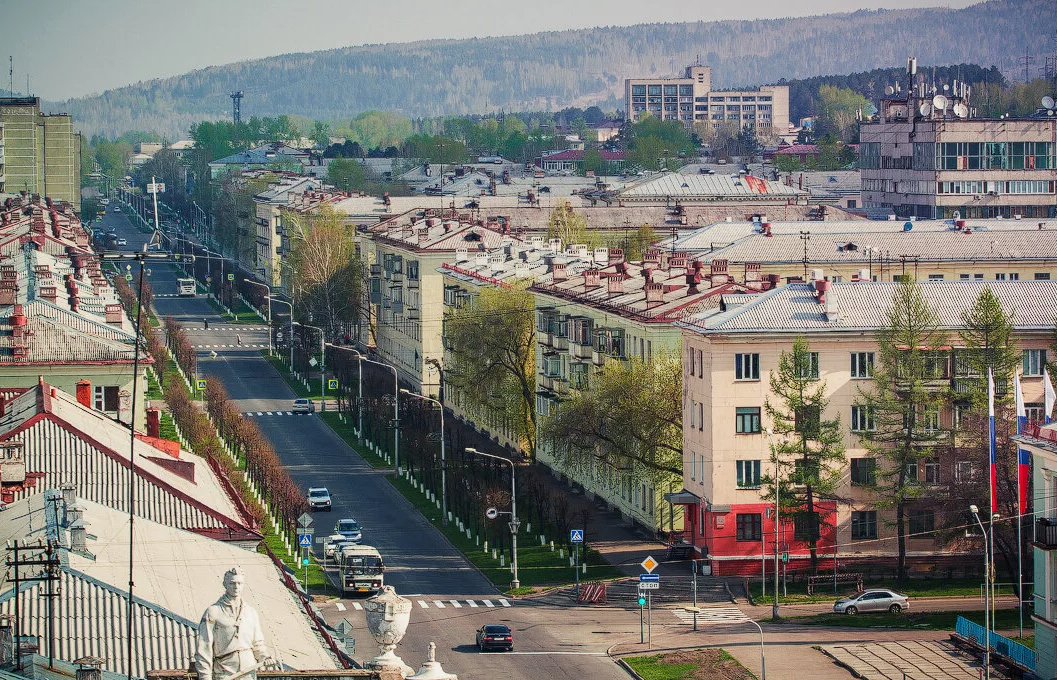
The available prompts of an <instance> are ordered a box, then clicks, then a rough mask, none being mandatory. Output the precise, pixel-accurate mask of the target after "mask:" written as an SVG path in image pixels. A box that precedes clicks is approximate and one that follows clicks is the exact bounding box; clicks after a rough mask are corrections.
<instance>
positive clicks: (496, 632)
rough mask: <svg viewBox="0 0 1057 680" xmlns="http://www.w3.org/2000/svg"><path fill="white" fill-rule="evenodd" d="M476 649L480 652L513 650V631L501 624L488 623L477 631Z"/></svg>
mask: <svg viewBox="0 0 1057 680" xmlns="http://www.w3.org/2000/svg"><path fill="white" fill-rule="evenodd" d="M477 649H479V650H481V651H482V652H484V651H486V650H489V649H505V650H506V651H508V652H509V651H512V650H513V649H514V631H512V630H510V627H509V626H505V625H503V624H501V623H499V624H496V623H489V624H486V625H483V626H481V627H480V628H478V629H477Z"/></svg>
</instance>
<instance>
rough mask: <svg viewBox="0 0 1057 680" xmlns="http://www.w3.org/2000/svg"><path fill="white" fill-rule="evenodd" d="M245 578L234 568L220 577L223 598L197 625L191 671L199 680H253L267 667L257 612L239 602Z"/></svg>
mask: <svg viewBox="0 0 1057 680" xmlns="http://www.w3.org/2000/svg"><path fill="white" fill-rule="evenodd" d="M245 580H246V579H245V576H244V575H243V573H242V571H241V570H240V569H239V568H238V567H235V568H233V569H230V570H229V571H228V572H227V573H225V574H224V595H222V596H221V598H220V599H219V600H217V601H216V603H214V604H212V605H210V606H209V607H208V608H207V609H206V610H205V612H204V613H203V614H202V621H201V622H200V623H199V624H198V647H197V648H196V649H195V668H196V669H197V670H198V678H199V680H236V678H241V679H243V680H255V679H256V677H257V669H258V668H260V667H261V666H263V665H266V664H271V663H272V659H271V657H270V656H269V654H268V649H267V647H265V646H264V632H263V631H262V630H261V622H260V619H259V618H258V617H257V610H255V609H254V608H253V607H251V606H250V605H248V604H246V603H245V601H244V600H243V599H242V588H243V587H244V585H245Z"/></svg>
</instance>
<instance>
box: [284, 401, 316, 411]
mask: <svg viewBox="0 0 1057 680" xmlns="http://www.w3.org/2000/svg"><path fill="white" fill-rule="evenodd" d="M290 410H291V411H293V412H294V413H313V412H315V410H316V405H315V404H314V403H312V400H311V399H294V404H293V406H292V407H291V408H290Z"/></svg>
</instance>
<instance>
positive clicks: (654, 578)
mask: <svg viewBox="0 0 1057 680" xmlns="http://www.w3.org/2000/svg"><path fill="white" fill-rule="evenodd" d="M660 581H661V575H660V574H639V583H660Z"/></svg>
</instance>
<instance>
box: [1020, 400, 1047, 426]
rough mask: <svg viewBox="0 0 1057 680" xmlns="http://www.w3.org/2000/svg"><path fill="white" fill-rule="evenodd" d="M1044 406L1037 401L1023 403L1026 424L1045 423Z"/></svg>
mask: <svg viewBox="0 0 1057 680" xmlns="http://www.w3.org/2000/svg"><path fill="white" fill-rule="evenodd" d="M1044 414H1045V406H1044V405H1043V404H1039V403H1037V402H1032V403H1028V404H1024V415H1026V416H1027V421H1028V425H1045V424H1046V416H1045V415H1044Z"/></svg>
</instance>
